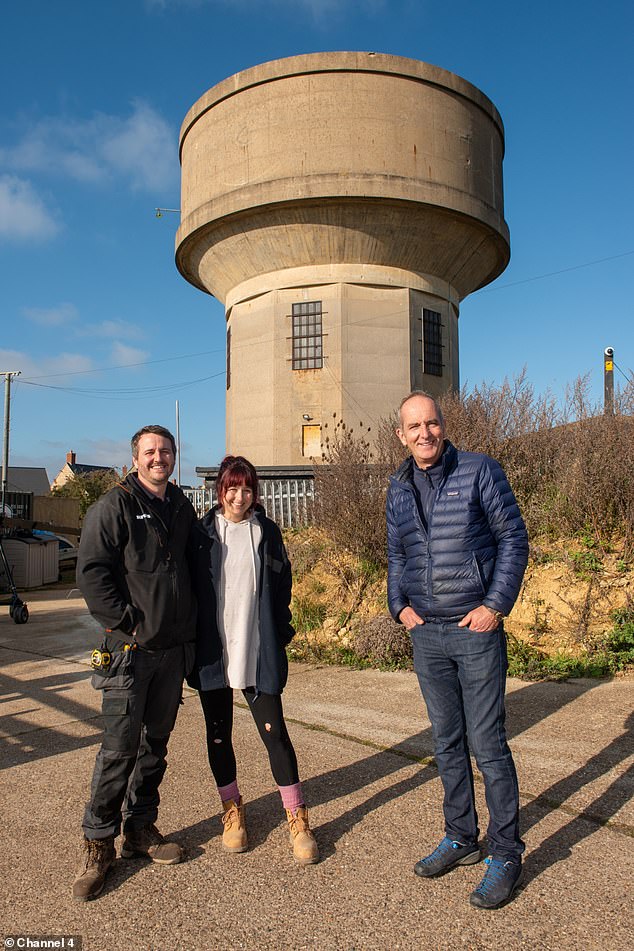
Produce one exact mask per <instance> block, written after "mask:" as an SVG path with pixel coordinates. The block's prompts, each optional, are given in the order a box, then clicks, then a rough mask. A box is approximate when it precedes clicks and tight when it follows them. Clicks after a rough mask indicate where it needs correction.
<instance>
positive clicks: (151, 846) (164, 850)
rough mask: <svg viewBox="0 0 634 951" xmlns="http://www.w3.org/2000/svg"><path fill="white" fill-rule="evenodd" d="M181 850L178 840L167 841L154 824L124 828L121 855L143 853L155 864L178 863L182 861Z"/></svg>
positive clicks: (130, 855) (127, 857) (128, 856)
mask: <svg viewBox="0 0 634 951" xmlns="http://www.w3.org/2000/svg"><path fill="white" fill-rule="evenodd" d="M183 854H184V853H183V850H182V848H181V847H180V845H179V844H178V842H167V841H166V839H164V838H163V836H162V835H161V833H160V832H159V830H158V829H157V828H156V826H155V825H153V824H150V825H147V826H140V827H135V826H130V827H129V828H127V829H125V830H124V836H123V845H122V846H121V855H122V857H123V858H124V859H131V858H133V857H134V856H135V855H145V856H146V858H148V859H152V861H153V862H156V863H157V865H178V863H179V862H182V861H183Z"/></svg>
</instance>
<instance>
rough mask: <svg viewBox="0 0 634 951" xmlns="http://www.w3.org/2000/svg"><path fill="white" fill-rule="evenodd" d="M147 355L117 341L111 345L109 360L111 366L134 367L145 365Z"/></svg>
mask: <svg viewBox="0 0 634 951" xmlns="http://www.w3.org/2000/svg"><path fill="white" fill-rule="evenodd" d="M148 356H149V354H148V353H147V351H145V350H138V349H137V348H136V347H128V346H127V344H125V343H121V342H120V341H119V340H117V341H115V343H114V344H113V345H112V351H111V353H110V359H111V361H112V364H113V366H117V367H119V366H134V364H136V363H145V362H146V360H147V358H148Z"/></svg>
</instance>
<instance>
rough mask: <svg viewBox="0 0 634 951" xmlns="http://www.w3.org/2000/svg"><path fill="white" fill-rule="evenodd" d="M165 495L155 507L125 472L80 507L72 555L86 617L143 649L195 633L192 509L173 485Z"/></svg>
mask: <svg viewBox="0 0 634 951" xmlns="http://www.w3.org/2000/svg"><path fill="white" fill-rule="evenodd" d="M167 496H168V497H169V505H168V506H166V511H165V512H163V513H161V514H159V512H158V511H157V509H156V508H155V507H154V506H153V505H152V503H151V501H150V500H149V499H148V497H147V495H146V493H145V492H143V490H142V489H141V487H140V486H139V485H138V483H136V482H135V480H134V479H133V478H132V477H131V476H128V477H127V478H126V479H124V480H123V481H122V482H120V483H119V484H118V485H116V486H115V487H114V488H113V489H111V490H110V491H109V492H107V493H106V494H105V495H103V496H102V497H101V498H100V499H99V500H98V501H97V502H95V504H94V505H91V507H90V508H89V509H88V512H87V513H86V518H85V520H84V524H83V528H82V533H81V542H80V545H79V556H78V559H77V581H78V584H79V587H80V589H81V593H82V594H83V596H84V598H85V599H86V604H87V605H88V610H89V611H90V613H91V614H92V615H93V617H94V618H96V619H97V620H98V621H99V622H100V623H101V624H103V625H104V627H105V628H106V629H107V630H111V631H113V632H114V634H115V635H116V636H117V637H119V636H120V638H121V640H122V641H125V642H133V641H136V643H137V644H138V645H139V646H140V647H145V648H147V649H148V650H161V649H166V648H169V647H176V646H177V645H179V644H184V643H187V642H191V641H193V640H194V639H195V636H196V600H195V598H194V594H193V590H192V581H191V572H190V566H189V562H190V558H191V551H192V547H191V546H192V537H193V532H194V528H195V525H196V513H195V511H194V508H193V506H192V504H191V502H190V501H189V500H188V499H187V498H186V497H185V495H184V494H183V492H182V491H181V490H180V489H179V488H177V487H176V486H175V485H171V484H169V485H168V486H167ZM165 517H166V518H167V521H165ZM135 629H136V634H135V635H134V637H133V636H132V632H133V631H134V630H135Z"/></svg>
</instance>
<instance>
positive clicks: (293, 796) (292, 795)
mask: <svg viewBox="0 0 634 951" xmlns="http://www.w3.org/2000/svg"><path fill="white" fill-rule="evenodd" d="M277 788H278V789H279V791H280V796H281V797H282V805H283V806H284V808H285V809H290V811H291V812H297V810H298V809H299V807H300V806H303V805H304V796H303V793H302V784H301V783H293V785H292V786H278V787H277Z"/></svg>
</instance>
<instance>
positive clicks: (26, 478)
mask: <svg viewBox="0 0 634 951" xmlns="http://www.w3.org/2000/svg"><path fill="white" fill-rule="evenodd" d="M7 488H8V490H9V492H32V493H33V494H34V495H49V494H50V491H51V484H50V482H49V478H48V475H47V473H46V469H44V468H40V467H37V466H9V471H8V475H7Z"/></svg>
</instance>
